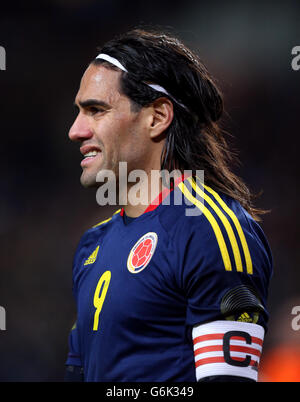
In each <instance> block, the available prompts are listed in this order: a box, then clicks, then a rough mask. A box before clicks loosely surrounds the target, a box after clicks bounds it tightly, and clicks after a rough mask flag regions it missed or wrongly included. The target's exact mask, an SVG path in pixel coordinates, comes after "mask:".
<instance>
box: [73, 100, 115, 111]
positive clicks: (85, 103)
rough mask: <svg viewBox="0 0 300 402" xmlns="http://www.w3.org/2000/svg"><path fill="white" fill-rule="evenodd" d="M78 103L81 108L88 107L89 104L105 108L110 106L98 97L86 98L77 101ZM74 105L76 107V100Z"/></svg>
mask: <svg viewBox="0 0 300 402" xmlns="http://www.w3.org/2000/svg"><path fill="white" fill-rule="evenodd" d="M78 103H79V105H80V106H81V107H82V108H83V109H85V108H87V107H90V106H101V107H103V108H105V109H110V108H111V106H110V105H109V104H108V103H106V102H104V101H101V100H99V99H86V100H84V101H79V102H78ZM74 106H76V107H77V106H78V105H77V103H76V102H74Z"/></svg>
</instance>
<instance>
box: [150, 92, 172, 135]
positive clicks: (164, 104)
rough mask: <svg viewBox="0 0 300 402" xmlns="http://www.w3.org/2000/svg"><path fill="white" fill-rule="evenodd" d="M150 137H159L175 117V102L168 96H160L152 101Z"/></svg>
mask: <svg viewBox="0 0 300 402" xmlns="http://www.w3.org/2000/svg"><path fill="white" fill-rule="evenodd" d="M151 109H152V110H151V113H152V120H151V126H150V137H151V138H152V139H155V138H157V137H158V136H160V134H162V133H164V132H165V131H166V129H167V128H168V127H169V125H170V124H171V123H172V120H173V117H174V111H173V103H172V102H171V101H170V100H169V99H168V98H158V99H155V101H154V102H153V103H152V108H151Z"/></svg>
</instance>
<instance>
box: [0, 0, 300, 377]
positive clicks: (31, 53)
mask: <svg viewBox="0 0 300 402" xmlns="http://www.w3.org/2000/svg"><path fill="white" fill-rule="evenodd" d="M143 24H144V25H147V26H152V27H153V26H154V27H156V26H159V27H166V28H168V29H169V30H171V31H172V32H173V33H174V34H176V35H178V36H179V37H180V38H181V39H182V40H183V41H184V42H185V43H186V44H187V45H189V46H191V47H192V48H193V49H195V50H196V51H197V52H198V54H199V55H200V57H201V59H202V60H203V61H204V62H205V64H206V66H207V67H208V69H209V70H210V71H211V72H212V74H213V75H214V76H215V77H216V78H217V80H218V83H219V86H220V87H221V89H222V90H223V93H224V97H225V106H226V109H227V112H228V116H229V117H228V118H227V120H226V121H225V127H226V129H227V130H228V131H229V132H230V133H232V134H233V135H234V147H235V148H236V149H238V150H239V157H240V159H241V166H240V167H239V168H238V170H236V171H237V172H238V173H239V174H240V175H241V176H242V177H243V178H244V179H245V181H246V183H247V184H248V185H249V187H250V188H251V190H253V191H254V192H260V191H261V190H263V193H262V195H261V197H260V198H259V199H258V200H257V205H258V206H259V207H262V208H265V209H271V211H272V212H271V213H270V214H267V215H265V216H264V218H263V222H262V227H263V229H264V231H265V233H266V235H267V237H268V239H269V242H270V245H271V248H272V251H273V256H274V276H273V280H272V285H271V288H270V297H269V311H270V322H269V331H268V334H267V336H266V341H265V347H264V354H263V358H262V363H261V364H262V366H261V367H262V370H261V375H260V380H261V381H300V317H299V319H298V321H297V316H296V315H293V314H292V309H293V308H294V307H295V306H300V270H299V266H300V264H299V262H300V261H299V249H300V247H299V243H298V242H299V219H298V216H299V214H298V213H297V208H298V201H299V194H298V184H297V183H298V179H299V169H298V166H299V159H300V158H299V151H298V147H299V141H298V137H299V134H300V132H299V126H300V117H299V116H300V110H299V101H300V70H299V71H294V70H293V69H292V67H291V61H292V58H293V56H292V55H291V50H292V48H293V47H294V46H297V45H298V46H300V2H299V1H298V2H297V1H290V0H286V1H284V2H283V1H272V2H271V1H259V2H254V1H230V0H227V1H226V2H223V1H215V0H210V1H190V0H184V1H183V0H172V1H163V0H151V1H138V0H130V1H122V0H98V1H95V0H89V1H88V0H84V1H83V0H68V1H67V0H53V1H43V2H33V1H30V0H29V1H26V2H23V4H18V2H10V3H9V2H5V4H4V5H3V4H1V11H0V46H3V47H4V48H5V49H6V71H0V119H1V125H0V130H1V148H0V152H1V159H0V161H1V188H0V247H1V254H0V306H3V307H4V308H5V309H6V328H7V329H6V330H5V331H0V381H61V380H62V379H63V376H64V362H65V358H66V354H67V338H68V333H69V330H70V328H71V326H72V324H73V321H74V317H75V307H74V303H73V299H72V294H71V270H72V258H73V254H74V251H75V248H76V246H77V243H78V241H79V238H80V236H81V235H82V234H83V232H84V231H85V230H87V229H88V228H90V227H91V226H92V225H94V224H95V223H97V222H99V221H101V220H103V219H105V218H106V217H108V216H110V215H111V212H112V209H110V208H103V207H99V206H98V205H97V203H96V197H95V192H94V191H93V190H84V189H83V188H81V186H80V183H79V177H80V173H81V167H80V159H81V157H80V154H79V152H78V147H77V146H76V145H73V144H71V143H70V142H69V140H68V137H67V134H68V130H69V128H70V126H71V124H72V121H73V119H74V117H75V110H74V108H73V101H74V98H75V95H76V92H77V89H78V85H79V81H80V78H81V75H82V73H83V72H84V70H85V68H86V66H87V65H88V63H89V62H90V61H91V60H92V59H93V58H94V57H95V56H96V55H97V47H98V46H100V45H101V44H103V43H104V42H105V41H106V40H108V39H111V37H112V36H115V35H116V34H118V33H122V32H124V31H126V30H128V29H131V28H133V27H136V26H140V25H143ZM298 311H299V313H300V307H299V310H298ZM294 312H295V309H294ZM293 319H294V321H293Z"/></svg>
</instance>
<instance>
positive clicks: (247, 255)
mask: <svg viewBox="0 0 300 402" xmlns="http://www.w3.org/2000/svg"><path fill="white" fill-rule="evenodd" d="M203 187H204V188H205V190H206V191H208V192H209V193H210V194H212V195H213V196H214V198H215V200H216V201H217V202H218V203H219V205H220V206H221V207H222V208H223V210H224V211H225V212H226V213H227V215H229V216H230V218H231V220H232V222H233V223H234V226H235V228H236V231H237V233H238V235H239V238H240V241H241V245H242V248H243V252H244V256H245V261H246V269H247V273H248V274H253V266H252V259H251V255H250V251H249V247H248V244H247V240H246V237H245V234H244V232H243V229H242V227H241V224H240V222H239V220H238V218H237V216H236V215H235V213H234V212H233V211H232V209H230V208H229V207H228V205H227V204H226V203H225V202H224V201H223V200H222V198H221V197H220V196H219V194H218V193H217V192H216V191H214V190H213V189H212V188H210V187H209V186H207V185H205V184H204V185H203Z"/></svg>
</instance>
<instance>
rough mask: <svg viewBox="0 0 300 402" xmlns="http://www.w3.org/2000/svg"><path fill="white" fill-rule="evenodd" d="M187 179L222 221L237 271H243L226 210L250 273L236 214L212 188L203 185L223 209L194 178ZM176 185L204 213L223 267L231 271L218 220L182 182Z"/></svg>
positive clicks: (249, 258) (250, 268)
mask: <svg viewBox="0 0 300 402" xmlns="http://www.w3.org/2000/svg"><path fill="white" fill-rule="evenodd" d="M187 180H188V181H189V183H190V184H191V186H192V187H193V189H194V191H195V192H196V193H197V194H199V195H200V197H202V198H203V199H204V200H205V201H206V203H207V204H208V205H209V206H210V207H211V208H212V209H213V210H214V212H215V213H216V215H217V216H218V217H219V219H220V221H221V222H222V224H223V226H224V228H225V230H226V233H227V236H228V239H229V241H230V244H231V247H232V252H233V256H234V261H235V265H236V269H237V271H238V272H243V265H242V259H241V254H240V250H239V246H238V243H237V240H236V237H235V234H234V231H233V229H232V226H231V224H230V222H229V220H228V218H227V217H226V215H225V214H224V213H223V211H224V212H226V213H227V215H228V216H230V218H231V220H232V222H233V224H234V226H235V228H236V231H237V233H238V235H239V238H240V242H241V245H242V249H243V252H244V256H245V261H246V270H247V273H248V274H252V273H253V268H252V260H251V256H250V252H249V248H248V245H247V241H246V239H245V235H244V232H243V230H242V228H241V225H240V223H239V221H238V219H237V217H236V215H235V214H234V212H233V211H232V210H231V209H230V208H229V207H228V206H227V205H226V204H225V202H224V201H223V200H222V198H221V197H220V196H219V194H218V193H216V192H215V191H214V190H213V189H211V188H210V187H208V186H206V185H203V187H204V188H205V190H206V191H207V192H209V193H210V194H212V195H213V197H214V198H215V200H216V201H217V202H218V203H219V205H220V207H221V208H222V209H223V211H222V209H221V208H219V207H218V205H217V204H216V203H215V201H214V200H213V199H212V198H211V197H210V196H209V195H208V194H206V193H204V191H203V190H202V189H201V188H200V187H199V186H197V185H196V183H195V182H194V180H193V179H192V178H191V177H190V178H188V179H187ZM178 187H179V188H180V190H181V191H182V192H183V194H184V196H185V197H186V198H187V199H188V200H189V201H190V202H192V203H193V204H194V205H196V207H198V208H199V209H200V210H201V212H202V213H203V214H204V215H205V217H206V218H207V220H208V221H209V223H210V224H211V226H212V229H213V231H214V233H215V236H216V239H217V242H218V245H219V248H220V252H221V256H222V259H223V263H224V267H225V269H226V271H232V264H231V261H230V256H229V253H228V250H227V246H226V243H225V240H224V236H223V234H222V231H221V229H220V226H219V224H218V222H217V221H216V219H215V217H214V216H213V214H212V213H211V212H210V210H209V209H208V208H207V207H206V206H205V205H204V203H202V202H200V201H199V200H198V199H197V198H195V197H194V196H193V195H192V194H191V193H190V191H189V190H188V188H187V187H186V186H185V184H184V182H181V183H179V185H178Z"/></svg>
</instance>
